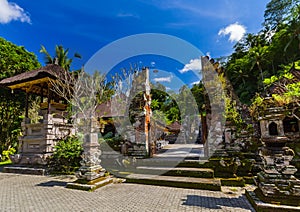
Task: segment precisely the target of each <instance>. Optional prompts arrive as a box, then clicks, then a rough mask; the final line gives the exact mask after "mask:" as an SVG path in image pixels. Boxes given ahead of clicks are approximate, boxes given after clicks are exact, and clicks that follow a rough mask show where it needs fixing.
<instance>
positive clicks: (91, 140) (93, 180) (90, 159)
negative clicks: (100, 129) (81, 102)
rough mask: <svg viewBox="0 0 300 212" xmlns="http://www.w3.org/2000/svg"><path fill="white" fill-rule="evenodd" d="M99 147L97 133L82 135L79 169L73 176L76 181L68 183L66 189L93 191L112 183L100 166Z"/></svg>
mask: <svg viewBox="0 0 300 212" xmlns="http://www.w3.org/2000/svg"><path fill="white" fill-rule="evenodd" d="M99 146H100V145H99V143H98V134H97V133H95V132H91V133H87V134H85V135H84V142H83V150H84V152H83V155H82V161H81V162H80V163H81V167H80V169H79V170H78V171H77V172H76V174H75V175H76V177H77V178H78V180H76V181H75V182H73V183H68V184H67V188H74V189H80V190H87V191H93V190H95V189H97V188H99V187H101V186H104V185H106V184H108V183H111V182H112V181H113V180H112V178H110V177H105V172H106V171H105V169H104V168H102V166H101V165H100V162H101V160H100V156H101V150H100V149H99Z"/></svg>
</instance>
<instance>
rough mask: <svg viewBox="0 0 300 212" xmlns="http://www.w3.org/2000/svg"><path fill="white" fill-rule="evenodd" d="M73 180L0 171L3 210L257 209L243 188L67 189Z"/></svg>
mask: <svg viewBox="0 0 300 212" xmlns="http://www.w3.org/2000/svg"><path fill="white" fill-rule="evenodd" d="M73 180H74V178H72V176H34V175H18V174H8V173H0V211H1V212H2V211H30V212H31V211H64V212H67V211H72V212H73V211H100V212H106V211H110V212H119V211H128V212H131V211H138V212H143V211H153V212H159V211H172V212H174V211H237V212H240V211H254V209H253V208H252V207H251V205H250V203H249V202H248V201H247V199H246V197H245V196H244V195H243V189H240V188H228V187H226V188H224V190H223V192H215V191H206V190H194V189H182V188H170V187H161V186H149V185H138V184H129V183H121V184H120V183H119V184H111V185H107V186H105V187H102V188H99V189H97V190H96V191H94V192H86V191H79V190H72V189H67V188H65V185H66V183H67V182H70V181H73Z"/></svg>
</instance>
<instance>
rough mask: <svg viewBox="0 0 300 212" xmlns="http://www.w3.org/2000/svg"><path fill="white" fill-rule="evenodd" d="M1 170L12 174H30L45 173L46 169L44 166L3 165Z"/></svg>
mask: <svg viewBox="0 0 300 212" xmlns="http://www.w3.org/2000/svg"><path fill="white" fill-rule="evenodd" d="M3 172H5V173H14V174H32V175H45V174H46V170H45V169H44V168H30V167H24V166H5V167H3Z"/></svg>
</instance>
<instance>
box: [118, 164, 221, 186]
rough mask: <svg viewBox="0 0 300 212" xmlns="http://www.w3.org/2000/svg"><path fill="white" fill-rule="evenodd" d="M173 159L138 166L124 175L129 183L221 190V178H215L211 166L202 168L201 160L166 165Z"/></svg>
mask: <svg viewBox="0 0 300 212" xmlns="http://www.w3.org/2000/svg"><path fill="white" fill-rule="evenodd" d="M167 163H169V164H173V161H169V162H168V161H167V160H164V161H163V163H162V164H163V165H159V164H158V163H153V164H151V165H149V164H148V165H147V166H145V163H144V164H143V163H142V164H143V165H141V166H136V169H135V170H134V173H131V174H128V175H126V176H123V177H124V178H125V179H126V182H128V183H139V184H149V185H160V186H169V187H179V188H193V189H205V190H212V191H221V180H220V179H215V178H214V171H213V170H212V169H209V168H200V167H199V166H201V164H200V163H199V160H194V162H192V161H189V163H188V164H189V166H187V165H186V164H187V163H186V161H182V162H181V163H179V164H178V165H177V166H175V167H174V166H173V167H172V166H166V165H167Z"/></svg>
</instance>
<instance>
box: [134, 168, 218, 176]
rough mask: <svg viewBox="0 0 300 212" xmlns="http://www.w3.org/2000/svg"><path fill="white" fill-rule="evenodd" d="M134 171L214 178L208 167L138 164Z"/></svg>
mask: <svg viewBox="0 0 300 212" xmlns="http://www.w3.org/2000/svg"><path fill="white" fill-rule="evenodd" d="M136 172H137V173H143V174H152V175H164V176H182V177H197V178H214V171H213V170H212V169H208V168H193V167H151V166H150V167H149V166H138V167H136Z"/></svg>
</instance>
